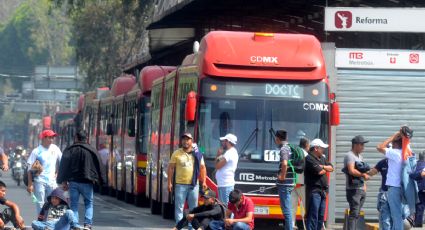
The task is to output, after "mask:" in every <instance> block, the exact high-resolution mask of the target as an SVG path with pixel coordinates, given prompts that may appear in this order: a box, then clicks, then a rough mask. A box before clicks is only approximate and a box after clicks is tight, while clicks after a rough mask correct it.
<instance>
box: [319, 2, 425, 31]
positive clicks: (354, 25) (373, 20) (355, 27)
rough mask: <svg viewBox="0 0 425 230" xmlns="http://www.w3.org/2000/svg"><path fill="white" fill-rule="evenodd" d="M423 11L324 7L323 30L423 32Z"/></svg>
mask: <svg viewBox="0 0 425 230" xmlns="http://www.w3.org/2000/svg"><path fill="white" fill-rule="evenodd" d="M424 12H425V8H365V7H326V8H325V30H326V31H367V32H425V23H422V22H423V21H425V13H424ZM400 15H403V16H402V17H400Z"/></svg>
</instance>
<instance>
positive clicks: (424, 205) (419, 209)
mask: <svg viewBox="0 0 425 230" xmlns="http://www.w3.org/2000/svg"><path fill="white" fill-rule="evenodd" d="M418 196H419V201H420V202H419V203H417V204H416V217H415V226H416V227H422V225H423V223H422V221H423V219H424V211H425V191H419V192H418Z"/></svg>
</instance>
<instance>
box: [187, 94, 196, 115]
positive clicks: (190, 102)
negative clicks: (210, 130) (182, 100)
mask: <svg viewBox="0 0 425 230" xmlns="http://www.w3.org/2000/svg"><path fill="white" fill-rule="evenodd" d="M195 114H196V93H195V92H194V91H190V92H189V93H188V94H187V98H186V117H185V118H186V121H194V120H195Z"/></svg>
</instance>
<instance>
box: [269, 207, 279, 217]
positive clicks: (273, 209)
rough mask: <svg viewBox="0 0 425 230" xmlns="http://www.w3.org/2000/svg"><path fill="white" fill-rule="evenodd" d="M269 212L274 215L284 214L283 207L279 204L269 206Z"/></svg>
mask: <svg viewBox="0 0 425 230" xmlns="http://www.w3.org/2000/svg"><path fill="white" fill-rule="evenodd" d="M269 213H270V214H272V215H278V214H282V209H280V206H279V205H273V206H269Z"/></svg>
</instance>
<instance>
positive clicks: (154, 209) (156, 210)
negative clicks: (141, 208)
mask: <svg viewBox="0 0 425 230" xmlns="http://www.w3.org/2000/svg"><path fill="white" fill-rule="evenodd" d="M151 214H154V215H159V214H161V203H159V202H158V201H156V200H152V199H151Z"/></svg>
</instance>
